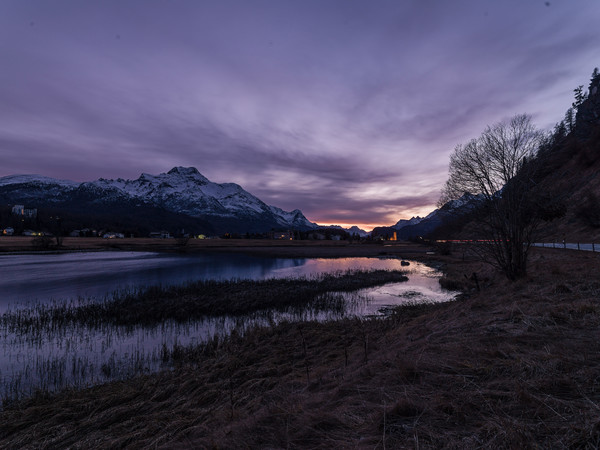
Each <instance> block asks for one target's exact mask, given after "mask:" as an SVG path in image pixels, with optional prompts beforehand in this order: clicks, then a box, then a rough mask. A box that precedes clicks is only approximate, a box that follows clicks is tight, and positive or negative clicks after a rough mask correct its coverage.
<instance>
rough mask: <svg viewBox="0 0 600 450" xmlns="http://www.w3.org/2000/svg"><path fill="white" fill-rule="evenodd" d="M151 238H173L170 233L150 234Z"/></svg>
mask: <svg viewBox="0 0 600 450" xmlns="http://www.w3.org/2000/svg"><path fill="white" fill-rule="evenodd" d="M150 237H151V238H155V239H170V238H171V233H169V232H168V231H164V230H163V231H153V232H151V233H150Z"/></svg>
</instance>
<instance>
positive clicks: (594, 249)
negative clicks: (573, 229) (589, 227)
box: [592, 242, 596, 252]
mask: <svg viewBox="0 0 600 450" xmlns="http://www.w3.org/2000/svg"><path fill="white" fill-rule="evenodd" d="M592 251H593V252H595V251H596V246H595V245H594V243H593V242H592Z"/></svg>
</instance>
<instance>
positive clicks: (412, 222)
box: [392, 216, 423, 230]
mask: <svg viewBox="0 0 600 450" xmlns="http://www.w3.org/2000/svg"><path fill="white" fill-rule="evenodd" d="M422 220H423V217H419V216H417V217H411V218H410V219H400V220H399V221H398V222H396V225H392V228H395V229H396V230H400V229H402V228H404V227H407V226H409V225H416V224H418V223H419V222H421V221H422Z"/></svg>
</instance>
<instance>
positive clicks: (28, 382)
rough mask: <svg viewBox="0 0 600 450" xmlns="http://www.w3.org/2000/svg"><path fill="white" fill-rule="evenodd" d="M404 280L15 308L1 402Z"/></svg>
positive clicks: (220, 284)
mask: <svg viewBox="0 0 600 450" xmlns="http://www.w3.org/2000/svg"><path fill="white" fill-rule="evenodd" d="M406 280H407V278H406V276H405V275H404V274H403V273H402V272H397V271H383V270H379V271H367V272H365V271H352V272H344V273H337V274H330V275H322V276H319V277H312V278H299V279H274V280H265V281H247V280H241V281H240V280H238V281H202V282H196V283H193V284H188V285H185V286H177V287H169V288H160V287H151V288H147V289H143V290H138V291H135V292H117V293H115V294H114V295H113V296H112V297H105V298H103V299H101V300H96V299H83V298H79V299H77V300H75V301H71V302H59V301H54V302H52V303H50V304H35V305H31V306H28V307H22V308H13V309H11V310H8V311H6V312H5V313H4V314H3V315H2V316H1V317H0V327H1V328H0V329H1V330H2V334H3V339H4V346H5V357H4V358H5V361H4V362H3V363H2V365H0V367H3V368H4V373H2V372H1V371H0V382H1V388H0V406H2V405H4V406H5V407H6V406H7V405H10V404H12V403H14V402H15V401H18V400H21V399H23V398H26V397H28V396H32V395H40V394H41V393H49V392H55V391H60V390H61V389H65V388H84V387H88V386H91V385H94V384H98V383H102V382H106V381H113V380H124V379H127V378H131V377H133V376H136V375H141V374H145V373H151V372H155V371H157V370H159V369H161V368H167V367H170V366H171V365H172V364H174V363H178V362H179V361H181V360H182V359H183V358H184V357H185V356H186V355H188V354H189V353H190V352H192V349H194V348H196V347H197V346H198V345H200V347H201V348H204V347H202V346H204V345H205V344H206V345H207V346H208V347H210V346H211V345H215V344H214V343H215V342H216V343H218V342H222V341H223V340H224V339H225V338H226V336H227V335H228V334H230V333H232V332H233V333H235V334H236V335H239V336H243V335H244V334H245V333H246V330H247V329H249V328H252V327H256V326H261V327H274V326H276V325H277V324H278V323H280V322H283V321H289V320H292V321H310V320H321V321H323V320H330V319H331V318H341V317H343V316H344V315H345V313H346V311H347V310H348V309H349V308H350V309H352V305H353V304H358V303H360V302H365V301H368V300H367V299H365V298H363V297H360V296H358V295H346V294H344V293H348V292H349V291H354V290H356V289H359V288H363V287H369V286H375V285H379V284H385V283H387V282H390V281H394V282H398V281H406ZM332 290H335V291H336V292H332ZM7 348H8V349H9V350H8V352H7V351H6V349H7ZM196 351H197V350H196ZM0 362H2V361H1V360H0Z"/></svg>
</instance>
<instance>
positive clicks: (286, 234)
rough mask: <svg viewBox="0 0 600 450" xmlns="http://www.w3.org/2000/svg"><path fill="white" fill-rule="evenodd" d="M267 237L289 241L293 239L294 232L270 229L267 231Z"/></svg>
mask: <svg viewBox="0 0 600 450" xmlns="http://www.w3.org/2000/svg"><path fill="white" fill-rule="evenodd" d="M269 238H271V239H279V240H284V241H291V240H293V239H294V233H292V232H291V231H271V232H270V233H269Z"/></svg>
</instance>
